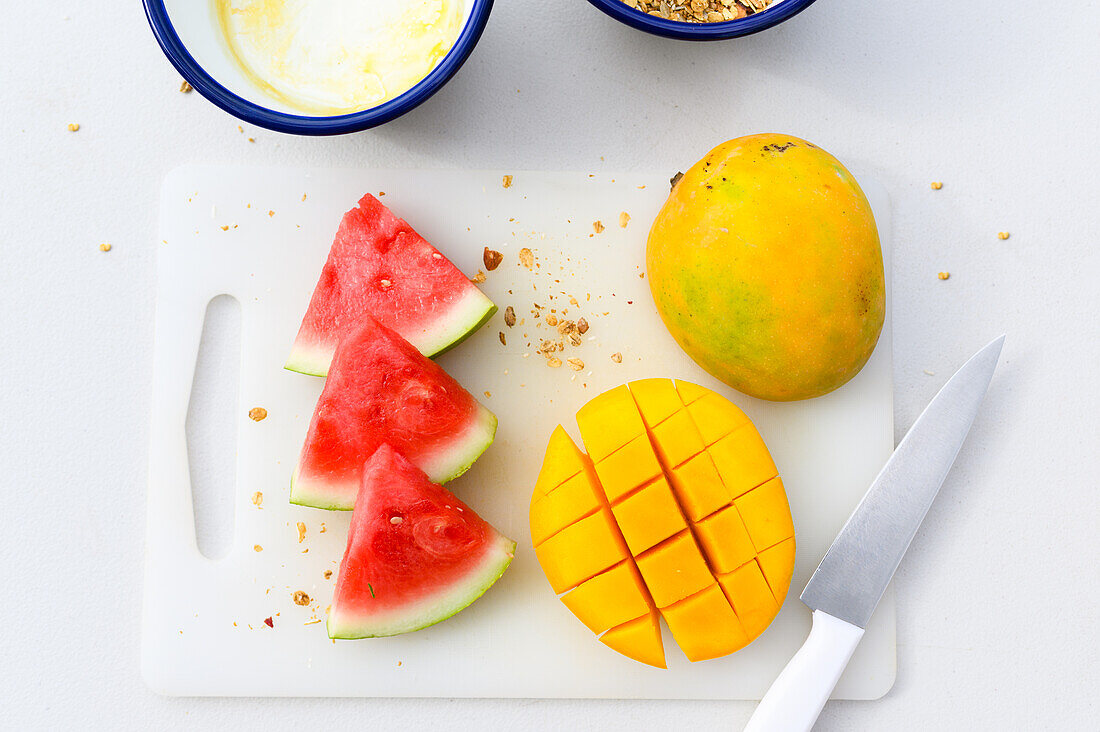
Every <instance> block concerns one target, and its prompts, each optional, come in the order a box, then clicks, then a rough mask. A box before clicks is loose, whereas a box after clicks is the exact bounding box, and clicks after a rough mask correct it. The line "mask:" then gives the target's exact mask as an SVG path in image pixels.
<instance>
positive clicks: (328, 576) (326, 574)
mask: <svg viewBox="0 0 1100 732" xmlns="http://www.w3.org/2000/svg"><path fill="white" fill-rule="evenodd" d="M321 576H322V577H324V578H325V579H332V570H331V569H326V570H325V572H324V574H323V575H321Z"/></svg>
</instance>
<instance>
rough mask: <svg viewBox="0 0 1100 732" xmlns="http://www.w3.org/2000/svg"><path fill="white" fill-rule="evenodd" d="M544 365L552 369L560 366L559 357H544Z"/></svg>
mask: <svg viewBox="0 0 1100 732" xmlns="http://www.w3.org/2000/svg"><path fill="white" fill-rule="evenodd" d="M546 365H547V366H549V367H550V368H552V369H556V368H558V367H560V366H561V359H560V358H558V357H557V356H551V357H550V358H548V359H546Z"/></svg>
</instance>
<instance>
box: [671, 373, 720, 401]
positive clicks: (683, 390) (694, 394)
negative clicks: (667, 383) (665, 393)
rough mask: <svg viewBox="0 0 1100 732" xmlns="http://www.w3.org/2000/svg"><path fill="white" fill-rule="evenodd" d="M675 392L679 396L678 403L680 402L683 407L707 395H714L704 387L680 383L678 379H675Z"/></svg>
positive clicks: (686, 382)
mask: <svg viewBox="0 0 1100 732" xmlns="http://www.w3.org/2000/svg"><path fill="white" fill-rule="evenodd" d="M676 392H677V393H678V394H679V395H680V401H682V402H683V403H684V405H685V406H687V405H688V404H691V403H692V402H694V401H698V400H699V399H702V398H703V397H705V396H706V395H707V394H713V393H714V392H713V391H711V390H710V389H707V388H706V387H703V386H699V385H698V384H693V383H691V382H690V381H680V380H679V379H676Z"/></svg>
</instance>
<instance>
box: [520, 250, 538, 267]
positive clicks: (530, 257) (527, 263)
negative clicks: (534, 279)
mask: <svg viewBox="0 0 1100 732" xmlns="http://www.w3.org/2000/svg"><path fill="white" fill-rule="evenodd" d="M519 263H520V264H522V265H523V266H524V267H526V268H527V269H533V268H534V266H535V253H534V252H532V251H531V250H530V249H528V248H527V247H524V248H523V249H520V250H519Z"/></svg>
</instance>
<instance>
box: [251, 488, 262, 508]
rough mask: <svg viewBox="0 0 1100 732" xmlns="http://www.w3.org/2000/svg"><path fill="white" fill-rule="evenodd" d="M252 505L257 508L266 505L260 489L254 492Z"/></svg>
mask: <svg viewBox="0 0 1100 732" xmlns="http://www.w3.org/2000/svg"><path fill="white" fill-rule="evenodd" d="M252 505H253V506H255V507H256V508H260V507H261V506H263V505H264V494H263V493H262V492H260V491H256V492H255V493H253V494H252Z"/></svg>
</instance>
